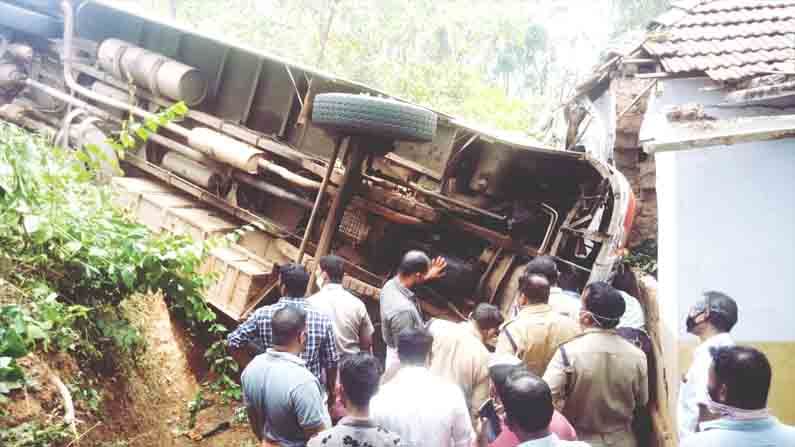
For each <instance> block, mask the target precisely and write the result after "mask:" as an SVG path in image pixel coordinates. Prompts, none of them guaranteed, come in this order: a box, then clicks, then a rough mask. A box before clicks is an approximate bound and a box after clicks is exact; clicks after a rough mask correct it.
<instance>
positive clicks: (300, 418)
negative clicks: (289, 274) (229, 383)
mask: <svg viewBox="0 0 795 447" xmlns="http://www.w3.org/2000/svg"><path fill="white" fill-rule="evenodd" d="M270 325H271V331H272V332H271V342H272V344H271V347H269V348H268V350H267V351H265V353H264V354H260V355H258V356H256V357H255V358H254V360H252V361H251V362H250V363H249V364H248V366H246V369H245V370H243V375H242V376H241V384H242V388H243V396H244V400H245V402H246V410H247V412H248V418H249V423H250V424H251V428H252V430H253V431H254V434H255V435H256V436H257V439H259V440H260V442H261V443H262V445H279V446H287V447H301V446H305V445H306V442H307V441H308V440H309V439H310V438H311V437H312V436H314V435H316V434H317V433H320V432H321V431H323V430H325V429H326V428H329V427H330V426H331V421H330V419H329V416H328V412H327V411H326V406H325V403H324V400H323V390H322V388H321V385H320V381H319V380H318V379H317V377H315V376H313V375H312V374H311V373H310V372H309V371H308V370H307V369H306V363H305V362H304V361H303V360H302V359H301V358H300V357H299V355H300V354H301V352H303V351H304V346H305V345H306V342H307V337H308V336H307V330H308V329H309V328H308V327H307V313H306V311H305V310H304V309H303V308H301V307H299V306H294V305H287V306H283V307H280V308H279V309H278V310H276V311H275V312H273V315H272V318H271V324H270Z"/></svg>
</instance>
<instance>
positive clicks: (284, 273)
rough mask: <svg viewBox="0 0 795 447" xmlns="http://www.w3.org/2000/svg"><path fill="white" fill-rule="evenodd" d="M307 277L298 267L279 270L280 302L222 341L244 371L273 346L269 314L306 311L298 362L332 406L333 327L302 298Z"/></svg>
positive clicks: (291, 265) (292, 265)
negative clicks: (297, 309) (321, 386)
mask: <svg viewBox="0 0 795 447" xmlns="http://www.w3.org/2000/svg"><path fill="white" fill-rule="evenodd" d="M308 283H309V274H308V273H307V271H306V269H305V268H304V267H303V266H301V265H298V264H295V263H289V264H285V265H283V266H281V267H279V292H280V293H281V295H282V298H281V299H280V300H279V301H278V302H277V303H275V304H272V305H270V306H264V307H262V308H260V309H257V311H256V312H254V313H253V314H252V315H251V317H250V318H249V319H248V320H246V322H245V323H243V324H241V325H240V326H238V327H237V329H235V330H234V331H233V332H232V333H230V334H229V336H228V337H227V338H226V343H227V346H228V348H229V351H230V353H231V355H232V357H233V358H234V359H235V360H236V361H237V363H238V364H239V365H240V369H241V370H242V369H243V368H245V367H246V365H247V364H248V362H249V361H251V358H252V352H253V354H254V355H258V354H262V353H263V352H265V350H266V349H268V348H270V347H271V346H273V327H272V325H271V321H272V319H273V314H274V313H275V312H276V311H277V310H279V309H281V308H282V307H285V306H290V305H292V306H297V307H300V308H302V309H304V310H305V311H306V332H307V334H306V346H305V347H304V352H302V353H301V358H302V359H303V360H304V361H305V362H306V367H307V368H308V369H309V371H310V372H311V373H312V374H314V376H315V377H317V378H318V380H320V382H321V383H325V386H326V390H327V393H328V402H332V403H333V402H334V401H335V396H334V388H335V386H336V382H337V362H338V361H339V354H338V353H337V348H336V341H335V339H334V326H333V325H332V323H331V320H330V319H329V318H328V317H327V316H326V315H324V314H323V313H321V312H319V311H318V310H316V309H314V308H312V307H311V306H309V304H307V302H306V300H305V299H304V298H303V296H304V292H305V291H306V286H307V284H308Z"/></svg>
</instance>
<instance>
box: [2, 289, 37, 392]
mask: <svg viewBox="0 0 795 447" xmlns="http://www.w3.org/2000/svg"><path fill="white" fill-rule="evenodd" d="M42 326H43V325H42V324H41V323H39V322H38V321H36V320H34V319H33V318H31V317H30V315H29V314H28V313H27V312H26V311H25V310H24V309H23V308H22V307H21V306H19V305H16V304H10V305H5V306H2V307H0V399H4V396H5V395H6V394H8V393H9V392H10V391H13V390H15V389H18V388H21V387H22V386H23V385H24V380H25V375H24V373H23V372H22V369H21V368H20V367H19V365H18V364H17V359H18V358H20V357H24V356H25V355H27V354H28V352H30V350H31V348H32V347H33V346H34V344H35V343H36V342H37V341H39V340H42V339H44V338H46V333H45V332H44V329H43V327H42Z"/></svg>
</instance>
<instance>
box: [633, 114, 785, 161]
mask: <svg viewBox="0 0 795 447" xmlns="http://www.w3.org/2000/svg"><path fill="white" fill-rule="evenodd" d="M672 126H674V127H675V128H676V129H677V130H678V131H680V132H677V133H679V135H680V136H679V137H678V138H672V139H669V140H656V139H655V140H646V141H643V142H641V144H642V145H643V151H644V152H646V153H648V154H654V153H658V152H671V151H680V150H688V149H697V148H705V147H712V146H731V145H733V144H738V143H748V142H755V141H769V140H779V139H783V138H795V114H793V115H773V116H758V117H753V118H735V119H722V120H717V121H710V122H704V121H698V122H689V123H686V124H673V123H672Z"/></svg>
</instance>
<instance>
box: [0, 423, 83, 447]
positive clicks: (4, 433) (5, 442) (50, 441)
mask: <svg viewBox="0 0 795 447" xmlns="http://www.w3.org/2000/svg"><path fill="white" fill-rule="evenodd" d="M69 438H70V431H69V427H68V425H66V424H63V423H43V422H38V421H36V422H26V423H24V424H20V425H18V426H16V427H13V428H10V429H7V430H0V445H2V446H3V447H53V446H55V445H61V444H62V443H64V442H66V441H67V440H68V439H69Z"/></svg>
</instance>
